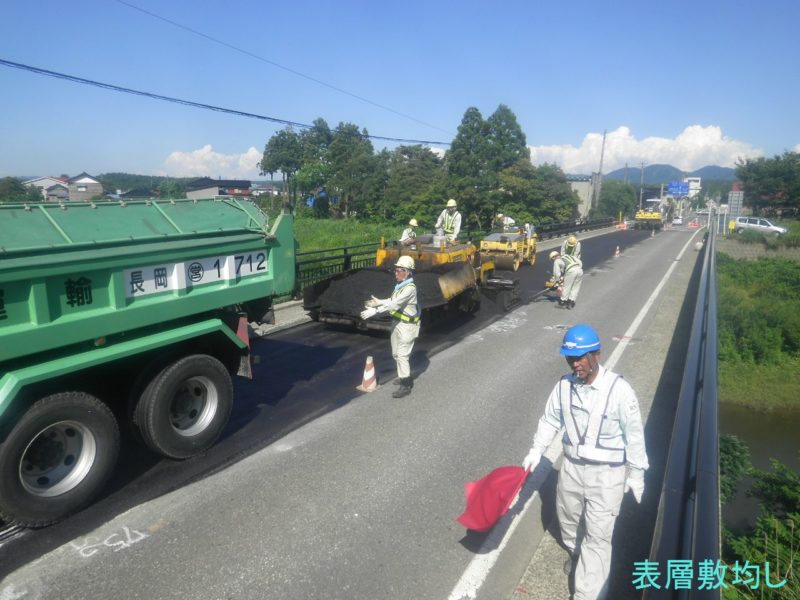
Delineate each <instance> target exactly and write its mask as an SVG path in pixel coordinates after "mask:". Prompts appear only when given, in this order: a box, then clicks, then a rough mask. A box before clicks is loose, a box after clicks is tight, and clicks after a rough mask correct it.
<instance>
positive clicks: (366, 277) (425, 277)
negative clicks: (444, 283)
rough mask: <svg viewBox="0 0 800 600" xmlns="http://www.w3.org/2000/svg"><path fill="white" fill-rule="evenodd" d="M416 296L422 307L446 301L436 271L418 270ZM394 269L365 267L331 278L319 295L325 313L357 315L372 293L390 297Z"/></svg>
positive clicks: (378, 296) (377, 295)
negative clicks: (423, 271) (325, 288)
mask: <svg viewBox="0 0 800 600" xmlns="http://www.w3.org/2000/svg"><path fill="white" fill-rule="evenodd" d="M414 282H415V283H416V285H417V299H418V301H419V303H420V304H421V306H422V307H423V308H426V307H430V306H438V305H440V304H443V303H444V297H443V296H442V291H441V289H440V288H439V275H438V274H436V273H416V274H415V275H414ZM395 283H396V282H395V279H394V272H393V271H391V270H388V269H381V268H377V267H376V268H366V269H361V270H359V271H356V272H354V273H351V274H349V275H347V276H345V277H341V278H339V279H334V280H333V281H331V283H330V285H329V286H328V289H327V290H325V292H324V293H323V294H322V295H321V296H320V298H319V305H320V309H321V310H322V311H323V312H326V313H334V314H340V315H351V316H357V315H358V314H359V313H360V312H361V311H362V310H364V303H365V302H366V301H367V300H369V297H370V296H375V297H376V298H388V297H389V296H391V295H392V290H394V286H395Z"/></svg>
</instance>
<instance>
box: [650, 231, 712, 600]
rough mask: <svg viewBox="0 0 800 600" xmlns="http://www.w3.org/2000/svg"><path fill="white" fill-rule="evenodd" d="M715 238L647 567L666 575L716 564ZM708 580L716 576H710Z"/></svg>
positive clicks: (677, 593)
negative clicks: (687, 566)
mask: <svg viewBox="0 0 800 600" xmlns="http://www.w3.org/2000/svg"><path fill="white" fill-rule="evenodd" d="M715 245H716V232H715V231H713V228H711V231H709V232H708V234H707V237H706V242H705V257H704V259H703V268H702V272H701V276H700V289H699V293H698V296H697V303H696V304H695V312H694V319H693V322H692V331H691V336H690V339H689V346H688V349H687V356H686V367H685V369H684V373H683V380H682V382H681V391H680V397H679V399H678V405H677V409H676V412H675V422H674V429H673V432H672V439H671V441H670V448H669V457H668V459H667V465H666V468H665V473H664V484H663V487H662V491H661V499H660V501H659V506H658V516H657V519H656V526H655V532H654V535H653V543H652V546H651V549H650V561H651V562H653V563H657V565H658V566H657V568H658V570H659V571H661V572H662V573H664V572H665V571H666V569H667V565H668V564H669V561H675V560H689V561H692V562H691V565H692V569H693V571H694V572H695V573H697V570H698V567H699V566H700V565H701V563H702V562H703V561H710V563H705V564H706V565H711V568H712V569H713V568H715V566H716V564H717V561H718V560H719V558H720V512H721V511H720V493H719V442H718V440H719V437H718V433H719V432H718V421H717V282H716V260H715ZM712 572H714V571H713V570H712ZM699 587H700V586H696V587H694V588H693V589H686V590H683V589H682V590H675V589H669V590H668V589H665V588H664V587H662V588H661V589H655V588H647V589H646V590H645V594H644V597H645V598H647V599H650V598H666V597H669V598H691V599H700V598H702V599H706V598H714V599H718V598H719V597H720V591H719V588H716V589H699Z"/></svg>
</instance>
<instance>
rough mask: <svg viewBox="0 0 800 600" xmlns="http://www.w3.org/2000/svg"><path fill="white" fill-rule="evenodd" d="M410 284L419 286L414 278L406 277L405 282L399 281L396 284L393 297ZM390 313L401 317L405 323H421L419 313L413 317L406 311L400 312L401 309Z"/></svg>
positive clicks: (398, 317) (395, 316) (397, 317)
mask: <svg viewBox="0 0 800 600" xmlns="http://www.w3.org/2000/svg"><path fill="white" fill-rule="evenodd" d="M408 285H410V286H412V287H417V284H415V283H414V280H413V279H406V280H405V281H404V282H402V283H398V284H397V285H396V286H395V288H394V291H393V292H392V298H396V297H397V295H398V294H399V293H400V291H401V290H402V289H403V288H405V287H406V286H408ZM389 314H390V315H391V316H392V317H394V318H395V319H399V320H401V321H403V322H404V323H419V320H420V317H419V315H416V316H413V317H412V316H411V315H407V314H406V313H404V312H400V311H399V310H390V311H389Z"/></svg>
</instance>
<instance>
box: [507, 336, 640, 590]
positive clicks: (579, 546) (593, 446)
mask: <svg viewBox="0 0 800 600" xmlns="http://www.w3.org/2000/svg"><path fill="white" fill-rule="evenodd" d="M601 348H602V344H601V343H600V336H598V335H597V332H596V331H595V330H594V328H592V327H591V326H589V325H586V324H583V323H581V324H578V325H574V326H573V327H570V328H569V329H568V330H567V332H566V333H565V334H564V338H563V340H562V342H561V349H560V353H561V355H562V356H564V357H565V358H566V360H567V364H568V365H569V366H570V369H571V370H572V372H571V373H570V374H568V375H564V376H563V377H562V378H561V379H560V380H559V382H558V383H557V384H556V385H555V387H554V388H553V390H552V392H550V396H549V397H548V399H547V404H546V406H545V410H544V414H543V415H542V417H541V418H540V419H539V424H538V426H537V428H536V434H535V435H534V438H533V445H532V447H531V449H530V451H529V452H528V454H527V456H526V457H525V459H524V460H523V462H522V466H523V467H525V469H527V470H529V471H530V470H533V469H534V468H535V467H536V465H537V464H538V463H539V460H540V459H541V457H542V453H543V452H544V451H545V450H546V449H547V447H548V446H549V445H550V443H551V442H552V441H553V439H554V438H555V436H556V435H558V433H559V431H560V430H561V428H564V430H565V431H564V436H563V438H562V448H563V450H564V462H563V464H562V466H561V471H560V472H559V476H558V490H557V493H556V513H557V515H558V521H559V525H560V527H561V539H562V541H563V542H564V545H565V546H566V548H567V550H568V551H569V554H570V556H569V557H568V558H567V560H566V562H565V564H564V571H565V573H566V574H569V573H570V572H571V570H572V569H573V568H574V569H575V595H574V598H575V599H576V600H578V599H588V598H592V599H594V598H605V597H606V595H607V592H608V573H609V567H610V565H611V537H612V534H613V532H614V523H615V521H616V518H617V515H618V514H619V508H620V505H621V504H622V497H623V495H624V494H625V492H626V491H627V490H630V491H631V492H632V493H633V497H634V498H635V500H636V502H641V499H642V494H643V493H644V472H645V471H646V470H647V468H648V466H649V465H648V461H647V452H646V449H645V441H644V427H643V426H642V416H641V412H640V410H639V401H638V400H637V398H636V394H635V393H634V391H633V388H631V386H630V384H628V382H627V381H625V380H624V379H623V378H622V376H621V375H618V374H616V373H613V372H612V371H609V370H608V369H606V368H605V367H603V366H602V365H601V364H600V349H601ZM582 517H583V518H584V519H585V526H586V528H585V532H584V535H583V537H582V539H581V540H578V523H580V521H581V518H582Z"/></svg>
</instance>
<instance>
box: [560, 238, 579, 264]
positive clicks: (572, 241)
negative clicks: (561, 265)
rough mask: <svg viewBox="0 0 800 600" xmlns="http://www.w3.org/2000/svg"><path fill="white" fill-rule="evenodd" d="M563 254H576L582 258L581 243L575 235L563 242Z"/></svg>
mask: <svg viewBox="0 0 800 600" xmlns="http://www.w3.org/2000/svg"><path fill="white" fill-rule="evenodd" d="M560 254H561V256H574V257H575V258H577V259H578V260H581V243H580V242H579V241H578V238H577V237H575V236H574V235H571V236H569V237H568V238H567V239H565V240H564V241H563V242H562V243H561V252H560Z"/></svg>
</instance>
